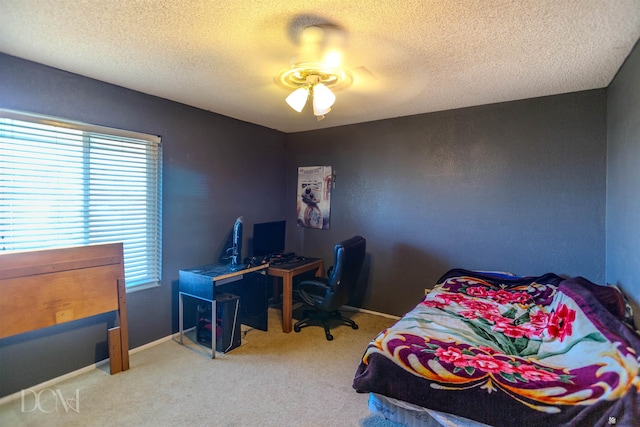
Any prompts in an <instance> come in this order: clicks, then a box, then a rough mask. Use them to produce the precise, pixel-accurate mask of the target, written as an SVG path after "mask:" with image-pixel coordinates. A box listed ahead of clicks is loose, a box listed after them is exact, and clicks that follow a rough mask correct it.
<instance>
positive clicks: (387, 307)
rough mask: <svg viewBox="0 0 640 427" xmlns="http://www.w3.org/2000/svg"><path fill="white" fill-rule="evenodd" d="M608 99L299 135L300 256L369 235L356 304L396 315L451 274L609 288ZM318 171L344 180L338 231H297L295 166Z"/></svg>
mask: <svg viewBox="0 0 640 427" xmlns="http://www.w3.org/2000/svg"><path fill="white" fill-rule="evenodd" d="M605 96H606V93H605V90H595V91H588V92H579V93H573V94H566V95H560V96H552V97H545V98H537V99H529V100H524V101H518V102H510V103H503V104H495V105H488V106H481V107H475V108H468V109H461V110H455V111H446V112H441V113H434V114H424V115H418V116H412V117H402V118H397V119H391V120H384V121H377V122H372V123H363V124H358V125H353V126H345V127H339V128H332V129H326V130H320V131H314V132H304V133H297V134H289V135H287V137H286V141H287V150H288V153H287V159H288V160H287V161H288V168H287V171H288V172H289V174H288V177H287V180H288V181H287V182H288V185H287V193H288V202H287V203H288V204H289V206H290V209H289V210H288V211H287V213H288V220H289V221H288V222H289V224H290V227H289V231H290V234H291V235H292V238H291V245H292V247H293V248H295V250H296V251H297V252H300V253H304V254H305V255H315V256H321V257H323V258H325V260H329V259H331V258H332V252H331V248H332V246H333V244H334V243H335V242H337V241H339V240H341V239H343V238H346V237H349V236H350V235H353V234H361V235H362V236H364V237H366V238H367V242H368V251H367V253H368V264H367V272H368V275H367V276H368V278H367V283H366V288H365V289H364V290H361V292H359V294H358V295H357V296H356V297H355V298H354V300H353V301H352V304H354V305H358V306H361V307H364V308H367V309H371V310H375V311H381V312H385V313H391V314H396V315H400V314H402V313H404V312H405V311H407V310H408V309H409V308H411V307H413V306H414V305H415V304H416V303H417V302H418V301H419V298H420V297H421V296H422V295H424V289H425V288H430V287H432V286H433V284H434V283H435V282H436V280H437V279H438V278H439V277H440V276H441V275H442V274H443V273H445V272H446V271H447V270H448V269H449V268H454V267H461V268H467V269H482V270H508V271H512V272H515V273H518V274H526V275H539V274H543V273H546V272H549V271H551V272H555V273H557V274H561V275H582V276H584V277H587V278H588V279H590V280H592V281H594V282H598V283H601V282H603V280H604V277H605V268H604V261H605V234H604V226H605V174H606V98H605ZM331 114H334V113H331ZM335 114H338V112H337V110H336V112H335ZM313 165H331V166H333V167H334V168H335V169H336V171H337V177H336V187H335V189H334V190H333V193H332V205H331V230H329V231H320V230H312V229H304V228H296V227H295V226H293V225H291V224H295V212H294V210H293V209H292V208H293V206H295V203H294V200H295V194H296V189H295V186H296V172H295V167H296V166H313ZM363 285H364V284H363Z"/></svg>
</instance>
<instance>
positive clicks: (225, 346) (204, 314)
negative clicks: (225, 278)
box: [196, 294, 241, 353]
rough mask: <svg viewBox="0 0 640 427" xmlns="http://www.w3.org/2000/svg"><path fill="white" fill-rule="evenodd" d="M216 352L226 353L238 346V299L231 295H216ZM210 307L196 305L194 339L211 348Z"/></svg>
mask: <svg viewBox="0 0 640 427" xmlns="http://www.w3.org/2000/svg"><path fill="white" fill-rule="evenodd" d="M215 301H216V351H219V352H222V353H227V352H229V351H231V350H233V349H234V348H236V347H239V346H240V343H241V337H240V298H239V297H238V296H236V295H232V294H220V295H216V300H215ZM212 326H213V324H212V321H211V306H210V305H209V304H198V323H197V325H196V339H197V340H198V342H199V343H200V344H203V345H206V346H207V347H209V348H211V331H212V329H211V328H212Z"/></svg>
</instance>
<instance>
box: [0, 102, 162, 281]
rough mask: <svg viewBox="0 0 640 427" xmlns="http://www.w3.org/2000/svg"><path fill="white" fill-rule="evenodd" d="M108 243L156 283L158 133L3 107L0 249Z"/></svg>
mask: <svg viewBox="0 0 640 427" xmlns="http://www.w3.org/2000/svg"><path fill="white" fill-rule="evenodd" d="M109 242H123V246H124V259H125V280H126V285H127V288H131V287H134V286H140V285H152V284H156V283H159V281H160V273H161V149H160V138H159V137H157V136H154V135H145V134H138V133H134V132H126V131H122V130H119V129H109V128H104V127H97V126H91V125H84V124H80V123H74V122H63V121H61V120H59V119H52V118H43V117H39V116H32V115H26V114H22V113H16V112H12V111H6V110H0V251H13V250H31V249H44V248H51V247H61V246H80V245H88V244H97V243H109Z"/></svg>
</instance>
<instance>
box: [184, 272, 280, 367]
mask: <svg viewBox="0 0 640 427" xmlns="http://www.w3.org/2000/svg"><path fill="white" fill-rule="evenodd" d="M267 267H268V264H264V265H259V266H257V267H251V268H245V269H243V270H238V271H233V270H231V269H230V268H229V267H228V266H227V265H226V264H211V265H205V266H202V267H196V268H190V269H186V270H180V272H179V274H180V277H179V278H180V280H179V285H178V286H179V292H178V316H179V324H180V344H182V337H183V335H184V319H183V314H184V313H183V311H184V306H183V296H184V295H186V296H190V297H193V298H197V299H199V300H201V301H205V302H208V303H210V304H211V318H212V319H213V322H215V319H216V304H215V295H216V293H221V292H220V291H219V290H216V288H220V289H225V287H223V285H227V284H231V283H233V282H239V281H241V280H243V279H244V278H245V277H244V276H245V275H255V274H262V275H264V271H265V270H266V269H267ZM263 282H264V279H263ZM262 287H263V288H264V285H263V286H262ZM264 289H265V291H266V288H264ZM234 290H235V292H234ZM232 292H234V293H238V294H240V295H239V296H240V304H241V305H242V298H243V294H245V292H244V291H243V289H242V286H241V284H239V285H238V286H237V287H236V288H232ZM264 299H265V301H264V314H265V316H266V312H267V305H266V293H265V295H264ZM265 318H266V317H265ZM243 320H245V319H243V317H242V313H241V317H240V322H241V323H245V322H246V320H245V321H244V322H243ZM214 324H215V323H214ZM250 326H253V325H251V324H250ZM254 327H257V328H260V326H254ZM264 329H265V330H266V325H265V327H264ZM211 335H212V336H211V358H212V359H214V358H215V357H216V328H215V327H214V328H212V331H211Z"/></svg>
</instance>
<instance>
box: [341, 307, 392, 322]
mask: <svg viewBox="0 0 640 427" xmlns="http://www.w3.org/2000/svg"><path fill="white" fill-rule="evenodd" d="M340 310H345V311H355V312H360V313H367V314H373V315H374V316H381V317H386V318H387V319H394V320H398V319H400V316H394V315H393V314H387V313H380V312H379V311H373V310H367V309H366V308H360V307H352V306H350V305H344V306H342V307H341V308H340Z"/></svg>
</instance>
